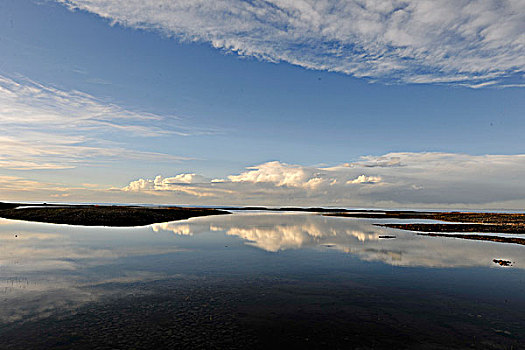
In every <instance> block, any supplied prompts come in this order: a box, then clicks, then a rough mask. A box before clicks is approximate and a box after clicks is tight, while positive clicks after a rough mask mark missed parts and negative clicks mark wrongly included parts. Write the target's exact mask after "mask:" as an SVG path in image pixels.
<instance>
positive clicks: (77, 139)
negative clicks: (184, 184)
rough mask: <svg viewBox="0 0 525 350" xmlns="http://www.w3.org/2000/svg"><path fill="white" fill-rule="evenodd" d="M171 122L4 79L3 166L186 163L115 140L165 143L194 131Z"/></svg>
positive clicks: (0, 109) (0, 99)
mask: <svg viewBox="0 0 525 350" xmlns="http://www.w3.org/2000/svg"><path fill="white" fill-rule="evenodd" d="M169 119H170V120H171V119H173V118H172V117H171V116H170V118H169ZM170 120H167V117H164V116H160V115H155V114H151V113H139V112H135V111H131V110H128V109H125V108H122V107H120V106H117V105H115V104H111V103H104V102H102V101H100V100H97V99H96V98H95V97H93V96H90V95H88V94H85V93H82V92H79V91H64V90H60V89H57V88H54V87H50V86H45V85H42V84H39V83H36V82H33V81H30V80H28V79H23V78H20V79H18V80H15V79H11V78H8V77H4V76H0V128H1V129H2V133H1V135H0V167H2V168H4V169H12V170H31V169H33V170H34V169H40V170H41V169H48V170H49V169H55V170H56V169H68V168H74V167H77V166H78V165H79V164H85V163H87V162H89V161H94V162H101V161H108V160H115V159H141V160H166V161H179V160H184V159H187V158H185V157H179V156H174V155H168V154H162V153H157V152H148V151H144V150H134V149H132V148H133V147H131V145H130V144H123V143H120V142H118V143H117V142H115V141H113V140H115V139H117V138H119V139H122V137H120V136H126V137H127V138H128V137H141V138H143V137H150V138H152V137H155V138H162V137H165V136H172V135H174V134H178V135H182V134H184V135H186V134H187V133H188V132H190V131H189V130H188V129H187V128H186V129H178V128H177V126H176V125H173V123H172V122H170Z"/></svg>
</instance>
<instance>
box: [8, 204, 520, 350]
mask: <svg viewBox="0 0 525 350" xmlns="http://www.w3.org/2000/svg"><path fill="white" fill-rule="evenodd" d="M386 222H389V223H393V222H398V221H396V220H387V221H385V220H381V219H353V218H338V217H326V216H321V215H317V214H315V213H288V212H283V213H281V212H279V213H269V212H249V213H247V212H236V213H234V214H231V215H223V216H210V217H200V218H192V219H189V220H184V221H176V222H169V223H161V224H154V225H150V226H144V227H133V228H109V227H82V226H67V225H55V224H43V223H31V222H23V221H14V220H0V320H1V328H0V341H1V342H0V343H1V344H2V348H5V349H28V348H44V349H45V348H54V349H55V348H72V347H75V348H133V347H134V348H151V347H161V348H162V347H169V346H174V347H183V348H184V347H185V348H268V347H278V346H279V347H290V348H298V347H301V348H365V349H366V348H375V349H377V348H385V349H387V348H389V349H391V348H429V349H440V348H443V349H445V348H472V347H474V348H491V349H492V348H496V349H499V348H502V349H506V348H515V349H517V348H520V347H524V346H525V332H523V329H525V270H524V269H525V247H524V246H521V245H516V244H506V243H493V242H483V241H469V240H463V239H454V238H442V237H425V236H418V235H417V234H415V233H414V232H409V231H402V230H395V229H390V228H385V227H377V226H374V225H373V224H374V223H386ZM399 222H401V221H399ZM403 222H407V220H404V221H403ZM413 222H416V221H415V220H414V221H413ZM494 259H503V260H509V261H511V262H512V266H510V267H502V266H500V265H498V264H496V263H494V261H493V260H494Z"/></svg>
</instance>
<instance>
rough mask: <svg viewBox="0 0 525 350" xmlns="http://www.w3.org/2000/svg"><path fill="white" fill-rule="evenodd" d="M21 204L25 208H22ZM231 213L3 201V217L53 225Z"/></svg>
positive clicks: (141, 223)
mask: <svg viewBox="0 0 525 350" xmlns="http://www.w3.org/2000/svg"><path fill="white" fill-rule="evenodd" d="M19 207H21V208H19ZM224 214H230V212H228V211H225V210H218V209H213V208H194V207H193V208H192V207H190V208H186V207H175V206H173V207H139V206H120V205H119V206H99V205H49V204H46V203H42V204H34V205H27V204H18V203H0V218H3V219H11V220H25V221H32V222H44V223H51V224H66V225H81V226H106V227H133V226H146V225H151V224H156V223H161V222H168V221H176V220H185V219H189V218H192V217H199V216H208V215H224Z"/></svg>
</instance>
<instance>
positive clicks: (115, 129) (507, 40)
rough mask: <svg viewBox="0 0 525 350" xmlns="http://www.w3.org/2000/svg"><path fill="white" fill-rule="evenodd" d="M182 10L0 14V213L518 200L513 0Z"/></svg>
mask: <svg viewBox="0 0 525 350" xmlns="http://www.w3.org/2000/svg"><path fill="white" fill-rule="evenodd" d="M159 4H160V5H163V6H164V7H162V6H160V5H159ZM203 4H204V5H203ZM356 4H357V5H359V6H357V5H356ZM425 4H426V5H425ZM429 4H430V5H429ZM198 5H199V4H197V2H185V1H164V2H161V3H159V2H154V1H142V2H138V1H119V0H114V1H110V0H89V1H88V0H85V1H84V0H78V1H42V0H40V1H29V0H27V1H26V0H17V1H14V0H7V1H4V2H3V3H2V5H0V76H1V77H3V79H4V80H3V83H2V85H0V87H2V88H4V90H1V89H0V92H3V94H4V95H3V96H1V98H2V100H1V102H2V104H3V105H4V108H3V109H2V111H1V113H2V114H1V115H0V118H1V119H0V120H3V122H2V124H3V125H1V126H2V127H3V128H4V130H5V131H6V132H5V134H4V140H3V146H2V148H3V152H0V153H1V158H0V166H1V168H0V177H2V176H3V177H2V179H3V180H2V181H0V193H2V192H3V193H4V196H3V197H4V198H5V200H48V201H50V200H53V199H55V200H68V201H118V202H129V201H139V202H148V203H150V202H162V203H180V204H192V203H193V204H208V203H210V204H215V203H217V204H230V203H235V204H245V203H246V204H254V203H257V204H279V203H283V202H285V203H286V204H317V205H336V204H337V205H357V206H359V205H360V204H362V206H378V205H379V206H381V205H383V206H384V205H408V206H410V205H413V206H421V205H429V206H453V205H457V206H470V205H471V206H480V207H481V206H492V207H516V206H518V207H519V206H521V205H522V204H523V203H524V202H523V200H524V198H525V188H523V185H520V184H519V182H518V181H517V179H518V178H519V177H520V175H523V173H522V172H521V171H522V170H523V169H524V167H523V159H522V157H521V153H523V148H524V142H523V136H522V135H523V134H524V131H525V119H524V118H523V117H524V114H523V111H524V110H525V98H524V97H525V96H524V93H523V87H522V85H523V84H524V82H523V75H524V69H523V68H524V62H523V57H524V56H525V55H524V51H523V47H524V45H525V44H524V40H525V39H524V35H523V32H524V30H523V29H524V28H523V21H522V20H523V18H524V16H525V14H524V12H525V11H524V8H523V6H522V5H520V2H519V1H506V2H500V3H499V4H498V2H487V1H485V2H482V1H462V2H461V3H459V2H458V3H457V4H454V3H450V2H443V4H439V6H438V7H439V9H440V11H441V12H437V11H436V9H435V8H432V2H420V3H419V4H415V3H413V2H410V1H392V2H375V1H362V2H357V1H332V2H324V1H320V2H317V4H316V5H313V6H312V5H311V3H310V2H309V1H297V2H295V3H292V4H290V3H288V2H285V1H273V2H259V1H251V2H243V1H236V0H232V1H217V2H216V3H214V5H213V6H212V5H209V3H208V5H206V2H204V3H202V4H200V5H199V6H198ZM270 5H271V6H270ZM388 5H389V6H390V7H388ZM455 6H460V8H461V11H459V12H458V11H457V9H456V8H455ZM488 8H490V9H491V11H492V12H491V13H493V16H494V17H491V16H488V15H487V12H486V11H487V9H488ZM465 9H466V10H465ZM447 11H449V12H447ZM458 13H459V14H458ZM452 14H453V15H452ZM502 16H504V17H502ZM502 18H504V19H502ZM454 21H456V23H455V22H454ZM502 21H503V22H502ZM423 24H426V25H425V26H423ZM434 27H435V28H434ZM422 28H427V29H422ZM472 33H474V34H472ZM30 88H33V89H34V88H36V89H37V90H39V91H38V92H35V91H33V90H31V89H30ZM77 114H78V115H77ZM0 142H2V140H0ZM28 149H31V150H30V151H27V150H28ZM21 150H22V151H21ZM24 150H25V151H24ZM428 152H431V153H428ZM486 155H489V158H490V161H487V160H486V159H487V156H486ZM497 156H500V157H503V158H494V157H497ZM363 157H369V158H366V159H365V160H366V161H369V159H371V158H370V157H372V158H374V159H376V160H377V159H380V162H381V161H383V160H384V159H394V162H393V163H396V160H398V159H401V163H400V164H402V167H401V168H403V170H402V171H400V170H399V169H400V167H399V164H397V163H396V166H395V167H386V166H381V167H371V166H362V163H363ZM382 157H383V158H382ZM385 157H386V158H385ZM464 157H467V158H468V159H465V158H464ZM491 157H492V158H491ZM458 159H461V161H460V160H458ZM413 162H414V163H413ZM461 162H462V163H461ZM460 163H461V164H467V163H468V164H473V166H472V167H471V169H465V166H464V165H461V164H460ZM345 164H346V165H347V166H346V167H344V166H343V165H345ZM412 164H413V165H412ZM411 166H413V167H414V168H413V169H411V170H410V169H409V170H410V171H408V173H407V174H405V173H404V172H405V170H407V169H408V168H410V167H411ZM249 167H256V168H254V169H248V168H249ZM334 167H335V168H337V169H336V170H334ZM343 168H345V169H343ZM379 168H380V169H381V171H377V170H376V171H375V172H374V171H371V170H370V169H379ZM387 168H388V169H387ZM422 168H423V169H425V171H423V172H421V169H422ZM327 169H328V170H327ZM348 169H349V170H348ZM472 170H475V171H474V173H476V171H477V174H478V175H476V176H477V177H479V178H476V179H472V174H470V172H471V171H472ZM484 170H486V171H484ZM385 171H386V172H385ZM334 172H335V173H334ZM441 173H443V174H448V173H451V174H453V175H454V176H451V179H448V178H447V179H446V180H443V179H444V178H445V177H446V175H445V176H440V177H439V178H435V177H434V176H437V175H436V174H441ZM467 173H468V175H469V176H470V178H467V177H466V176H467ZM180 174H193V177H188V176H186V177H177V176H179V175H180ZM290 174H295V175H290ZM486 174H490V175H491V176H490V177H489V176H485V175H486ZM157 175H161V176H162V179H169V180H166V181H164V182H162V181H161V180H158V181H157V183H155V181H154V179H155V177H156V176H157ZM290 176H292V178H293V176H295V178H294V179H293V180H290ZM360 176H365V177H364V178H361V179H362V181H360V182H359V181H357V180H356V179H359V177H360ZM409 178H410V180H408V179H409ZM497 178H499V180H501V179H502V178H509V179H510V180H509V181H510V182H509V184H511V183H512V181H514V180H516V181H517V182H516V183H514V184H513V185H512V186H511V187H512V188H514V190H512V191H508V189H507V188H506V185H505V186H504V185H501V184H499V183H498V182H499V180H497ZM140 179H142V181H143V182H142V184H143V185H142V187H141V186H138V185H137V186H131V184H133V183H135V184H137V182H136V181H138V180H140ZM286 179H288V180H286ZM315 179H318V180H315ZM367 179H368V180H370V179H372V180H371V181H367ZM211 180H216V181H214V182H213V183H212V182H211ZM219 180H220V181H219ZM237 180H238V181H237ZM312 180H315V181H313V182H310V185H305V184H307V183H309V181H312ZM333 180H338V183H343V182H344V183H345V184H347V183H348V186H350V187H351V188H346V187H345V188H339V187H338V186H339V185H336V183H337V181H336V183H333ZM354 180H356V181H357V182H355V183H354V182H352V181H354ZM283 181H284V182H283ZM314 183H316V184H317V183H318V184H319V185H315V186H314ZM330 183H333V184H332V185H329V184H330ZM464 183H468V184H469V185H468V186H463V185H462V184H464ZM472 183H474V184H476V183H477V184H479V186H480V187H479V188H476V187H474V188H471V189H469V191H470V192H469V191H467V192H465V193H462V196H463V197H462V198H463V199H461V198H457V199H454V200H447V199H444V198H442V197H441V196H440V195H438V194H439V193H441V192H442V191H443V190H445V189H451V188H456V187H458V188H466V187H469V186H470V185H471V184H472ZM358 184H359V188H357V185H358ZM430 184H432V185H430ZM324 185H326V186H328V187H326V188H325V187H323V186H324ZM354 185H356V186H354ZM500 185H501V186H503V187H505V188H500V187H499V186H500ZM2 186H3V187H2ZM130 186H131V187H130ZM440 186H441V187H440ZM509 186H510V185H509ZM516 186H518V187H516ZM354 187H355V188H354ZM434 187H435V188H434ZM487 187H490V188H493V189H494V192H497V193H501V194H503V193H507V192H508V194H506V195H501V196H494V195H492V194H487V195H485V196H481V197H483V198H481V197H480V196H479V194H474V192H479V191H480V189H481V190H483V191H484V192H487V191H486V189H487ZM131 188H132V190H131ZM2 189H3V190H2ZM415 189H417V190H415ZM440 189H441V190H440ZM217 191H218V192H217ZM410 191H415V192H417V193H409V192H410ZM341 192H345V195H340V193H341ZM456 192H457V191H456ZM489 192H490V191H489ZM203 193H206V195H202V194H203ZM219 193H222V194H219ZM226 194H227V195H226ZM396 194H397V196H398V197H396ZM450 197H452V196H450Z"/></svg>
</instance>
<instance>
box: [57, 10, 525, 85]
mask: <svg viewBox="0 0 525 350" xmlns="http://www.w3.org/2000/svg"><path fill="white" fill-rule="evenodd" d="M56 1H58V2H59V3H62V4H64V5H66V6H68V7H69V8H70V9H74V10H77V9H80V10H85V11H89V12H92V13H95V14H97V15H99V16H101V17H103V18H107V19H109V20H110V21H111V23H113V24H115V23H118V24H121V25H124V26H129V27H132V28H140V29H153V30H158V31H160V32H162V33H163V34H165V35H167V36H170V37H175V38H178V39H180V40H186V41H198V42H207V43H210V44H211V45H213V46H214V47H216V48H218V49H222V50H225V51H228V52H235V53H237V54H239V55H241V56H251V57H256V58H259V59H262V60H266V61H271V62H280V61H283V62H288V63H291V64H294V65H298V66H301V67H305V68H308V69H316V70H327V71H335V72H342V73H345V74H350V75H353V76H356V77H369V78H372V79H377V80H381V81H383V82H404V83H447V84H458V85H467V86H471V87H474V88H481V87H484V86H490V85H492V86H510V85H512V86H517V85H520V83H519V82H523V73H524V71H525V3H524V2H523V1H521V0H504V1H498V0H458V1H450V0H439V1H434V0H422V1H410V0H387V1H378V0H346V1H345V0H335V1H329V0H294V1H287V0H268V1H262V0H256V1H242V0H217V1H206V0H191V1H189V0H174V1H160V2H159V1H157V0H56ZM516 81H518V83H517V82H516Z"/></svg>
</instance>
